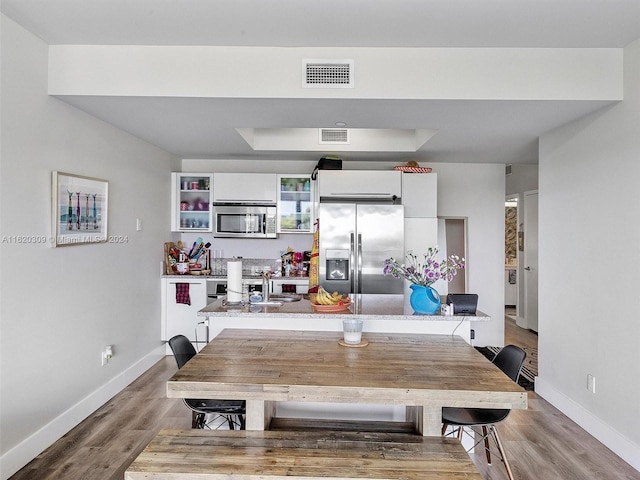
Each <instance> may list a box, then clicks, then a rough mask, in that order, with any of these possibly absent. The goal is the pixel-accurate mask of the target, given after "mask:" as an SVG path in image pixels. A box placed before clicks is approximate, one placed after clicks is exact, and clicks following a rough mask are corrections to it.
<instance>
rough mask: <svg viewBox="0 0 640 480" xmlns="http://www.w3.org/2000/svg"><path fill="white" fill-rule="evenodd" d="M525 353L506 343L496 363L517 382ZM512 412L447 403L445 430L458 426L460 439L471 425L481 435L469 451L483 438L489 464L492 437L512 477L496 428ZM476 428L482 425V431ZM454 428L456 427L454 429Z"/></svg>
mask: <svg viewBox="0 0 640 480" xmlns="http://www.w3.org/2000/svg"><path fill="white" fill-rule="evenodd" d="M526 356H527V354H526V353H525V351H524V350H522V349H521V348H520V347H516V346H515V345H507V346H506V347H504V348H503V349H502V350H500V351H499V352H498V354H497V355H496V356H495V357H494V359H493V363H494V364H495V365H496V366H497V367H498V368H499V369H500V370H502V371H503V372H504V373H505V374H507V375H508V376H509V378H511V380H513V381H514V382H517V381H518V377H519V376H520V369H521V368H522V364H523V363H524V359H525V357H526ZM509 412H511V410H508V409H492V408H451V407H445V408H443V409H442V434H443V435H444V434H445V432H446V430H447V427H448V426H449V425H451V426H454V427H458V428H457V432H458V438H459V439H461V438H462V433H463V430H464V427H471V429H472V430H473V431H474V435H475V434H476V433H477V434H478V435H480V437H481V438H480V440H478V441H477V442H476V443H475V445H474V446H473V447H471V449H470V450H469V451H471V450H473V448H474V447H475V446H476V445H478V444H479V443H480V442H481V441H483V442H484V447H485V451H486V453H487V463H488V464H489V465H491V452H490V450H489V437H491V438H492V439H493V441H494V442H495V443H496V445H497V447H498V452H499V453H500V457H501V459H502V462H503V463H504V467H505V468H506V470H507V476H508V477H509V479H510V480H513V473H511V467H510V466H509V462H508V461H507V457H506V455H505V453H504V448H503V447H502V442H501V441H500V437H499V436H498V430H497V429H496V424H497V423H500V422H502V421H503V420H504V419H505V418H507V416H508V415H509ZM474 428H480V429H481V431H482V434H480V433H479V432H477V431H476V430H475V429H474ZM455 430H456V429H454V430H453V431H455ZM469 435H471V434H469ZM474 438H475V436H474Z"/></svg>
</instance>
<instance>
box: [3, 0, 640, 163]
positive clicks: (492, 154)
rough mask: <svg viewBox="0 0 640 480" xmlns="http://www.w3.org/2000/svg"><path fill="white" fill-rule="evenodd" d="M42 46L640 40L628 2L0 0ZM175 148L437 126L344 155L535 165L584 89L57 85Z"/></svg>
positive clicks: (637, 13)
mask: <svg viewBox="0 0 640 480" xmlns="http://www.w3.org/2000/svg"><path fill="white" fill-rule="evenodd" d="M1 2H2V3H1V4H0V8H1V10H2V12H3V13H4V14H6V15H7V16H8V17H10V18H12V19H13V20H14V21H16V22H17V23H19V24H21V25H22V26H24V27H25V28H26V29H28V30H30V31H31V32H33V33H34V34H35V35H37V36H39V37H40V38H41V39H43V40H44V41H45V42H47V43H49V44H78V45H102V44H104V45H117V44H121V45H216V46H236V45H237V46H281V47H287V46H300V47H308V46H325V47H332V46H346V47H367V46H387V47H569V48H572V47H575V48H580V47H585V48H586V47H588V48H592V47H608V48H621V47H624V46H625V45H627V44H629V43H630V42H632V41H634V40H636V39H638V38H640V0H528V1H526V2H524V1H518V0H357V1H356V0H351V1H349V0H340V1H338V0H317V1H315V2H311V1H307V0H272V1H268V0H216V1H213V0H209V1H206V0H133V1H132V0H1ZM64 100H65V101H69V102H70V103H72V104H74V105H76V106H78V107H79V108H81V109H83V110H85V111H87V112H89V113H91V114H93V115H95V116H97V117H99V118H102V119H104V120H106V121H108V122H110V123H112V124H114V125H117V126H119V127H120V128H123V129H124V130H127V131H129V132H131V133H133V134H134V135H136V136H139V137H141V138H143V139H145V140H148V141H150V142H151V143H154V144H156V145H158V146H160V147H162V148H164V149H166V150H168V151H170V152H172V153H175V154H176V155H178V156H180V157H182V158H236V159H241V158H258V157H259V158H278V159H283V160H287V159H309V160H312V159H317V158H319V157H320V156H321V154H319V153H317V152H295V151H294V152H284V151H283V152H269V153H268V154H265V153H262V152H253V151H252V150H251V148H250V147H249V146H248V144H247V143H246V142H245V141H244V140H243V139H242V137H241V136H240V135H239V134H238V133H237V132H236V131H235V128H234V127H235V126H243V127H255V128H290V127H293V126H296V127H318V126H322V127H327V126H333V124H334V123H335V122H336V121H342V122H346V123H347V126H348V127H351V128H358V127H360V128H387V129H415V128H424V127H425V126H428V127H429V128H435V129H437V130H438V133H437V134H436V135H435V136H434V137H433V138H432V139H431V140H429V141H428V142H427V143H426V144H425V145H424V146H423V147H422V148H420V149H419V150H418V152H416V153H411V154H407V153H405V154H397V153H391V154H390V153H352V152H349V153H345V154H344V155H343V158H345V159H347V160H349V159H353V160H364V159H368V160H369V159H370V160H409V159H414V160H418V161H424V162H440V161H443V162H449V161H451V162H489V163H495V162H499V163H536V162H537V138H538V136H539V135H540V134H542V133H544V132H545V131H548V130H550V129H552V128H555V127H557V126H559V125H562V124H564V123H566V122H569V121H571V120H573V119H576V118H579V117H581V116H583V115H586V114H588V113H590V112H593V111H595V110H598V109H600V108H602V107H604V106H606V105H607V104H608V103H607V102H595V101H593V102H590V101H573V102H570V101H544V102H543V101H535V102H524V101H447V100H419V101H415V100H355V99H354V100H344V99H343V100H326V99H325V100H312V99H277V100H274V99H259V98H258V99H246V98H244V99H234V98H219V99H216V98H213V99H195V98H157V97H133V98H122V97H115V98H114V97H68V98H64Z"/></svg>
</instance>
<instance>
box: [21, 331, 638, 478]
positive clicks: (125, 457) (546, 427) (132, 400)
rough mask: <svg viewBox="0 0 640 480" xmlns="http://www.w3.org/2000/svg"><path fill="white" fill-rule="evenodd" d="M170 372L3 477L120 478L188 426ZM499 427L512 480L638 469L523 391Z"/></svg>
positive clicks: (138, 384) (153, 375)
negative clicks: (167, 432)
mask: <svg viewBox="0 0 640 480" xmlns="http://www.w3.org/2000/svg"><path fill="white" fill-rule="evenodd" d="M505 341H506V343H514V344H516V345H520V346H523V347H526V346H528V347H537V336H536V335H534V334H533V333H531V332H528V331H526V330H523V329H521V328H519V327H517V326H516V325H515V323H513V322H512V321H511V324H510V322H509V320H507V323H506V328H505ZM176 370H177V367H176V364H175V361H174V360H173V357H166V358H164V359H162V360H161V361H159V362H158V363H157V364H156V365H154V366H153V367H152V368H150V369H149V370H148V371H147V372H145V373H144V374H143V375H142V376H140V378H138V379H137V380H136V381H135V382H133V383H132V384H131V385H129V386H128V387H127V388H126V389H125V390H123V391H122V392H120V393H119V394H118V395H116V396H115V397H114V398H113V399H112V400H111V401H109V402H108V403H107V404H105V405H104V406H103V407H101V408H100V409H98V410H97V411H96V412H95V413H93V414H92V415H91V416H90V417H89V418H87V419H86V420H85V421H83V422H82V423H80V424H79V425H78V426H77V427H76V428H74V429H73V430H71V431H70V432H69V433H67V434H66V435H65V436H64V437H62V438H61V439H60V440H58V441H57V442H56V443H54V444H53V445H52V446H51V447H49V448H48V449H47V450H45V451H44V452H43V453H42V454H40V455H38V456H37V457H36V458H35V459H34V460H33V461H32V462H30V463H29V464H28V465H26V466H25V467H24V468H23V469H22V470H20V471H19V472H18V473H16V474H15V475H14V476H12V477H11V480H34V479H37V480H53V479H55V480H122V479H123V478H124V471H125V470H126V469H127V467H128V466H129V464H131V462H132V461H133V460H134V458H135V457H137V456H138V454H139V453H140V452H141V451H142V450H143V449H144V447H145V446H146V445H147V444H148V443H149V442H150V441H151V439H152V438H153V437H154V436H155V435H156V433H157V432H158V431H159V430H160V429H161V428H164V427H168V428H189V427H190V425H191V414H190V412H189V410H188V409H187V408H186V407H185V406H184V404H183V403H182V400H180V399H169V398H166V394H165V391H166V383H165V382H166V381H167V380H168V379H169V377H170V376H171V375H172V374H173V373H175V371H176ZM498 428H499V432H500V435H501V437H502V441H503V443H504V447H505V449H506V451H507V455H508V457H509V461H510V463H511V468H512V470H513V473H514V476H515V478H516V479H519V480H541V479H542V480H555V479H558V480H560V479H562V480H572V479H575V480H586V479H589V480H591V479H611V480H613V479H615V480H620V479H628V480H631V479H634V480H640V472H638V471H637V470H635V469H633V468H632V467H631V466H630V465H628V464H627V463H625V462H624V461H622V460H621V459H620V458H619V457H617V456H616V455H615V454H614V453H613V452H611V451H610V450H609V449H608V448H606V447H605V446H604V445H602V444H601V443H600V442H598V441H597V440H596V439H595V438H593V437H592V436H591V435H589V434H588V433H586V432H585V431H584V430H583V429H582V428H580V427H579V426H578V425H576V424H575V423H574V422H572V421H571V420H569V419H568V418H567V417H566V416H564V415H563V414H562V413H560V412H559V411H558V410H557V409H555V408H554V407H552V406H551V405H550V404H549V403H548V402H546V401H545V400H543V399H542V398H541V397H539V396H537V395H536V394H535V393H534V392H529V408H528V410H519V411H518V410H514V411H512V413H511V415H509V417H508V418H507V419H506V420H505V421H504V422H503V423H502V424H500V426H499V427H498ZM474 457H475V458H474V462H475V463H476V466H477V467H478V469H479V470H480V472H481V473H482V475H483V476H484V478H485V479H487V480H503V479H506V478H507V477H506V473H505V470H504V468H503V466H502V465H501V464H500V463H499V462H498V461H495V462H494V464H493V465H491V466H488V465H486V459H485V457H484V455H483V454H481V455H474Z"/></svg>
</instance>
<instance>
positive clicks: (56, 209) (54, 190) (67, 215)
mask: <svg viewBox="0 0 640 480" xmlns="http://www.w3.org/2000/svg"><path fill="white" fill-rule="evenodd" d="M51 194H52V195H51V196H52V202H51V203H52V210H51V212H52V214H51V218H52V230H51V233H52V245H53V246H54V247H62V246H69V245H82V244H88V243H104V242H106V241H107V227H108V206H109V182H108V181H107V180H103V179H100V178H93V177H85V176H82V175H74V174H71V173H65V172H58V171H54V172H53V174H52V179H51Z"/></svg>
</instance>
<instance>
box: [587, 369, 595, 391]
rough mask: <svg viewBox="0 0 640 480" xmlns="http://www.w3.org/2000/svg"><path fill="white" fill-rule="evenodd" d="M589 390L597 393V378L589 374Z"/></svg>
mask: <svg viewBox="0 0 640 480" xmlns="http://www.w3.org/2000/svg"><path fill="white" fill-rule="evenodd" d="M587 390H589V391H590V392H591V393H596V377H594V376H593V375H591V374H587Z"/></svg>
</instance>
